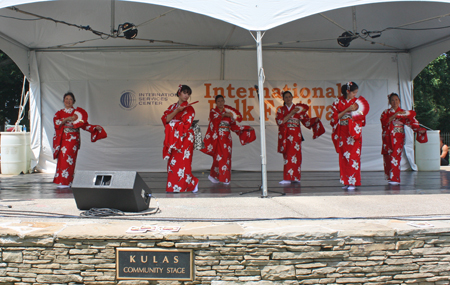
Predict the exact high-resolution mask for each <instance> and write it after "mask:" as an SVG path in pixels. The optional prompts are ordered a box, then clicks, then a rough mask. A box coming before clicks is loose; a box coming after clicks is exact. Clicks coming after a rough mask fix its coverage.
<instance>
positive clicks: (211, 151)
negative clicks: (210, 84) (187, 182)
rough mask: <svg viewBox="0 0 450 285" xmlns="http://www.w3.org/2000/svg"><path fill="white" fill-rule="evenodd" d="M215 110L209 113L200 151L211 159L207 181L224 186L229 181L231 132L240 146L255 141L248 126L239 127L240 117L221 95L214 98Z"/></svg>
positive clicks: (252, 131)
mask: <svg viewBox="0 0 450 285" xmlns="http://www.w3.org/2000/svg"><path fill="white" fill-rule="evenodd" d="M215 101H216V108H214V109H212V110H211V112H210V113H209V126H208V131H207V132H206V135H205V139H204V144H205V148H204V149H202V150H201V151H202V152H204V153H206V154H208V155H211V156H212V157H213V164H212V166H211V171H210V172H209V176H208V179H209V180H210V181H211V182H212V183H219V182H222V183H223V184H225V185H228V184H230V181H231V151H232V148H233V140H232V138H231V132H235V133H236V134H237V135H238V136H239V140H240V142H241V144H242V145H246V144H249V143H251V142H253V141H254V140H255V139H256V135H255V130H254V129H253V128H252V127H250V126H239V125H237V124H236V121H237V122H241V121H242V115H241V114H240V113H239V111H237V110H236V109H234V108H233V107H230V106H228V105H225V99H224V98H223V96H222V95H217V96H216V98H215Z"/></svg>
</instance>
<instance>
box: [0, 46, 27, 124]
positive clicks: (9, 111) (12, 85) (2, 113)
mask: <svg viewBox="0 0 450 285" xmlns="http://www.w3.org/2000/svg"><path fill="white" fill-rule="evenodd" d="M22 84H23V74H22V72H21V71H20V69H19V68H18V67H17V65H16V64H15V63H14V61H12V60H11V59H10V58H9V57H8V56H7V55H6V54H5V53H3V52H2V51H0V126H1V127H2V128H3V126H4V125H5V124H12V125H13V124H15V123H16V121H17V117H18V116H19V108H18V107H19V104H20V97H21V94H22ZM26 90H27V89H26ZM25 109H26V110H28V106H26V108H25ZM27 114H28V112H26V113H25V117H24V119H23V120H22V121H21V123H20V124H21V125H23V124H25V125H26V126H27V127H29V120H28V116H27Z"/></svg>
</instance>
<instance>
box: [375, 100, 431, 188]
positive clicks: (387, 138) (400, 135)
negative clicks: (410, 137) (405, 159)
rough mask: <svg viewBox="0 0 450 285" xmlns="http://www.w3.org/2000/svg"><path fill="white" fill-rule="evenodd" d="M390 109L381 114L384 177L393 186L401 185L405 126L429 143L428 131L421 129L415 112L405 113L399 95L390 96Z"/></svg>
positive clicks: (418, 139)
mask: <svg viewBox="0 0 450 285" xmlns="http://www.w3.org/2000/svg"><path fill="white" fill-rule="evenodd" d="M388 100H389V104H390V105H391V108H390V109H386V110H384V111H383V113H382V114H381V118H380V121H381V127H382V130H383V131H382V140H383V146H382V149H381V154H382V155H383V162H384V175H385V178H386V180H388V182H389V184H391V185H399V184H400V161H401V159H402V153H403V146H404V144H405V129H404V126H405V125H407V126H409V127H410V128H411V129H412V130H413V131H414V132H416V133H417V136H416V139H417V141H418V142H420V143H424V142H427V141H428V138H427V131H426V129H425V128H422V127H420V125H419V122H418V121H417V120H416V118H415V115H416V112H414V111H405V110H403V109H401V108H400V97H399V96H398V94H397V93H391V94H389V95H388Z"/></svg>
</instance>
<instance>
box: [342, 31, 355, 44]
mask: <svg viewBox="0 0 450 285" xmlns="http://www.w3.org/2000/svg"><path fill="white" fill-rule="evenodd" d="M356 38H358V34H356V35H355V34H354V33H352V32H350V31H346V32H343V33H342V35H340V36H339V37H338V38H337V42H338V44H339V45H340V46H341V47H348V46H349V45H350V42H351V41H353V40H354V39H356Z"/></svg>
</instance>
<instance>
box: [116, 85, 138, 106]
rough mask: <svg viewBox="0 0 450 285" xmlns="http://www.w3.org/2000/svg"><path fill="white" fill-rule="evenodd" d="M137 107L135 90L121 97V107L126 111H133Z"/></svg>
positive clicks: (125, 92)
mask: <svg viewBox="0 0 450 285" xmlns="http://www.w3.org/2000/svg"><path fill="white" fill-rule="evenodd" d="M136 106H137V98H136V94H135V93H134V91H133V90H125V91H123V92H122V95H120V107H122V108H123V109H126V110H133V109H134V108H135V107H136Z"/></svg>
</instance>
